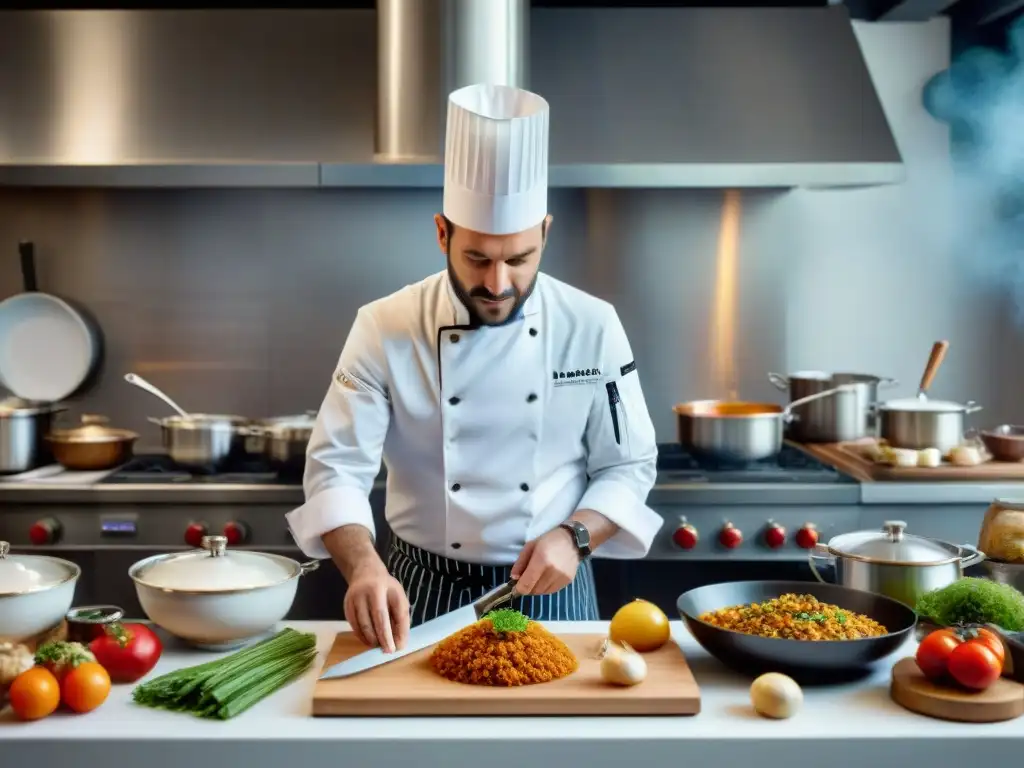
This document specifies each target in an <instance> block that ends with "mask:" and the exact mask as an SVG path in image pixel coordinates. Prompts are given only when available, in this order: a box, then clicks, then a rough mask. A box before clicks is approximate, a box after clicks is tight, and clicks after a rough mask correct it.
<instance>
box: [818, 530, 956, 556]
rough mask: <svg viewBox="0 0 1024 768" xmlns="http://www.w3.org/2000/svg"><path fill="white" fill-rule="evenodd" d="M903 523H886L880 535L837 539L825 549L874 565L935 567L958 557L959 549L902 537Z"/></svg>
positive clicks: (864, 533)
mask: <svg viewBox="0 0 1024 768" xmlns="http://www.w3.org/2000/svg"><path fill="white" fill-rule="evenodd" d="M906 527H907V524H906V523H905V522H903V521H902V520H888V521H886V522H885V523H883V524H882V530H881V531H858V532H857V533H847V534H843V535H841V536H836V537H835V538H834V539H832V540H831V541H829V543H828V548H829V550H830V551H831V552H832V554H834V555H839V556H845V557H853V558H856V559H858V560H866V561H868V562H876V563H897V564H907V565H937V564H939V563H944V562H948V561H950V560H951V559H953V558H956V557H959V556H960V554H961V552H960V548H959V547H956V546H954V545H952V544H947V543H946V542H943V541H937V540H935V539H928V538H924V537H923V536H913V535H909V534H907V533H905V532H904V531H905V530H906Z"/></svg>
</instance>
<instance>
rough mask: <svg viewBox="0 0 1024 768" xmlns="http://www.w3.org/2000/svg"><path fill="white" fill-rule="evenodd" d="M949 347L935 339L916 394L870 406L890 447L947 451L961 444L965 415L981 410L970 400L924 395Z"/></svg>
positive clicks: (946, 343)
mask: <svg viewBox="0 0 1024 768" xmlns="http://www.w3.org/2000/svg"><path fill="white" fill-rule="evenodd" d="M948 349H949V342H948V341H937V342H935V344H934V345H933V346H932V351H931V354H930V355H929V357H928V363H927V365H926V366H925V370H924V374H923V375H922V376H921V383H920V385H919V387H918V390H917V397H908V398H904V399H901V400H890V401H888V402H885V403H881V404H878V405H875V406H873V408H874V409H875V410H876V411H877V412H878V418H879V437H881V438H882V439H883V440H885V441H886V442H887V443H888V444H889V445H891V446H892V447H893V448H911V449H914V450H923V449H925V448H938V449H939V451H940V452H941V453H943V454H946V453H949V451H951V450H953V449H954V448H956V447H957V446H958V445H961V444H962V443H963V441H964V431H965V430H964V417H965V416H967V415H969V414H972V413H976V412H977V411H980V410H981V406H980V405H977V404H975V403H974V402H973V401H968V402H966V403H957V402H949V401H944V400H931V399H929V398H928V395H927V393H928V389H929V388H930V387H931V383H932V381H933V380H934V379H935V375H936V374H937V373H938V371H939V366H941V365H942V361H943V360H944V359H945V357H946V351H947V350H948Z"/></svg>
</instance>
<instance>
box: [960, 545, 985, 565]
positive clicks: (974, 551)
mask: <svg viewBox="0 0 1024 768" xmlns="http://www.w3.org/2000/svg"><path fill="white" fill-rule="evenodd" d="M960 549H962V550H963V551H964V552H966V553H967V557H965V558H963V559H962V560H961V561H960V567H961V568H970V567H971V566H972V565H977V564H978V563H980V562H981V561H982V560H984V559H985V553H984V552H982V551H981V550H980V549H978V548H977V547H972V546H971V545H970V544H961V545H960Z"/></svg>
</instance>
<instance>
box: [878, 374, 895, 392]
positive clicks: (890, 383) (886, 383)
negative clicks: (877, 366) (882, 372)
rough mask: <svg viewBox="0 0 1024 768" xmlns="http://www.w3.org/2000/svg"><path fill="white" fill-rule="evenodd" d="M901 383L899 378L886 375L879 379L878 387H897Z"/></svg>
mask: <svg viewBox="0 0 1024 768" xmlns="http://www.w3.org/2000/svg"><path fill="white" fill-rule="evenodd" d="M899 383H900V382H899V380H898V379H894V378H892V377H891V376H884V377H882V378H881V379H879V380H878V388H879V389H885V388H887V387H895V386H896V385H897V384H899Z"/></svg>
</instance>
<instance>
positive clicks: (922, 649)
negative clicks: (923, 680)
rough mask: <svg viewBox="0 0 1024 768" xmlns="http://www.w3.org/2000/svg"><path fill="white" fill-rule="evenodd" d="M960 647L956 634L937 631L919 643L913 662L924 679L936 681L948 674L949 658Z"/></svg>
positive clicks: (949, 631)
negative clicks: (923, 675)
mask: <svg viewBox="0 0 1024 768" xmlns="http://www.w3.org/2000/svg"><path fill="white" fill-rule="evenodd" d="M960 645H962V641H961V640H960V636H959V635H957V633H956V632H954V631H953V630H951V629H938V630H936V631H934V632H932V633H931V634H929V635H928V636H926V637H925V639H924V640H922V641H921V644H920V645H919V646H918V647H917V655H916V656H915V657H914V660H915V661H917V666H918V668H919V669H920V670H921V671H922V672H923V673H924V674H925V677H928V678H931V679H932V680H937V679H939V678H942V677H945V676H946V674H947V673H948V672H949V668H948V666H947V665H948V663H949V657H950V655H951V654H952V653H953V651H954V650H955V649H956V648H958V647H959V646H960Z"/></svg>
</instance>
